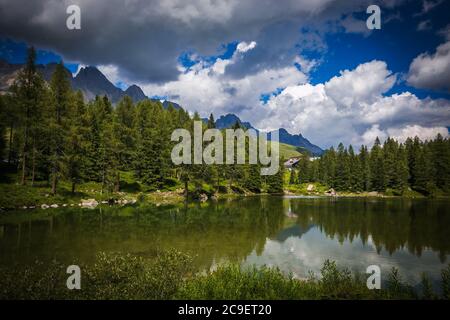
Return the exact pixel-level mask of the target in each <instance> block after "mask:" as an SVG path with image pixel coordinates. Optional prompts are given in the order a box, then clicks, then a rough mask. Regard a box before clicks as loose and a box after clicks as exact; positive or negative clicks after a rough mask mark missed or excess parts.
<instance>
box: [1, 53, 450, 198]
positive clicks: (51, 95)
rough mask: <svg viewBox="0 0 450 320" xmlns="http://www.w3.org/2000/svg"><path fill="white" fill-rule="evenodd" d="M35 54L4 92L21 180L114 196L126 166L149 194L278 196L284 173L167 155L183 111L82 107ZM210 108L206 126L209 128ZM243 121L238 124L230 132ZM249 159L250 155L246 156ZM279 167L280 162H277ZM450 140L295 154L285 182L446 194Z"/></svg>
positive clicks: (5, 124) (5, 122)
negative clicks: (39, 65)
mask: <svg viewBox="0 0 450 320" xmlns="http://www.w3.org/2000/svg"><path fill="white" fill-rule="evenodd" d="M35 60H36V53H35V51H34V49H33V48H30V49H29V52H28V58H27V63H26V67H25V68H24V69H23V70H22V71H21V72H20V74H19V76H18V79H17V80H16V81H15V83H14V84H13V85H12V87H11V89H10V93H9V94H6V95H3V96H0V133H1V134H0V155H1V158H2V159H3V162H4V163H6V164H7V165H6V166H5V165H4V164H2V170H3V169H4V168H6V167H7V168H15V169H14V170H16V172H17V173H18V174H17V177H18V178H17V181H15V182H16V183H18V184H21V185H25V184H29V185H34V183H35V182H36V181H46V182H48V185H49V188H51V193H52V194H56V193H57V192H58V183H59V182H60V181H68V182H69V183H70V185H71V191H72V192H75V191H76V188H77V185H79V184H80V183H82V182H87V181H95V182H99V183H101V188H102V192H103V191H105V192H117V191H119V190H120V186H121V173H123V172H127V173H129V172H131V173H132V175H133V177H134V179H135V180H136V181H139V182H140V183H142V184H143V185H145V186H146V188H147V189H146V191H155V190H159V189H164V188H167V187H177V186H180V187H183V188H184V190H185V191H186V194H187V190H189V188H190V189H191V190H193V194H196V193H197V194H198V193H200V192H204V191H205V185H207V186H210V188H209V189H210V190H209V192H210V193H213V192H230V191H237V192H240V191H243V190H247V191H251V192H255V193H259V192H261V191H265V192H269V193H282V192H283V189H284V185H283V181H284V178H285V173H284V170H282V168H280V169H281V170H280V171H279V172H278V173H277V174H276V175H274V176H261V175H260V166H259V165H250V164H240V165H225V164H223V165H206V164H194V165H179V166H176V165H174V164H173V163H172V161H171V157H170V153H171V150H172V147H173V146H174V145H175V142H172V141H171V139H170V136H171V133H172V131H173V130H174V129H176V128H185V129H187V130H190V131H191V132H193V123H194V121H199V120H201V119H200V117H199V115H198V114H197V113H195V114H194V115H193V116H191V115H190V114H189V113H188V112H187V111H185V110H183V109H182V108H174V107H173V106H172V105H169V106H168V107H167V108H164V107H163V105H162V104H161V103H159V102H155V101H152V100H144V101H141V102H139V103H134V102H133V101H132V99H131V98H129V97H128V96H125V97H124V98H123V99H122V100H121V101H119V102H118V104H117V105H116V106H115V107H113V105H112V103H111V102H110V101H109V100H108V98H107V97H106V96H104V97H98V96H97V97H96V98H95V99H94V100H92V101H90V102H88V103H86V102H85V100H84V97H83V95H82V93H81V92H79V91H77V92H76V91H73V90H72V89H71V85H70V82H69V78H68V74H67V70H66V69H65V68H64V65H63V63H62V62H61V63H59V64H58V66H57V67H56V70H55V72H54V74H53V75H52V78H51V80H50V82H49V83H47V82H45V81H44V80H43V79H42V77H41V75H40V74H39V73H38V72H37V69H36V61H35ZM214 126H215V122H214V118H213V116H212V114H211V116H210V118H209V120H208V122H207V123H206V122H205V123H204V130H206V129H207V128H214ZM238 126H239V124H238V123H236V125H235V128H237V127H238ZM247 159H248V157H247ZM280 163H283V162H282V161H280ZM449 163H450V140H448V139H444V138H443V137H442V136H440V135H439V136H437V137H436V139H435V140H433V141H425V142H423V141H420V140H419V139H418V138H414V139H408V140H407V141H406V142H405V143H399V142H397V141H395V140H393V139H391V138H389V139H387V140H386V141H385V142H384V144H383V145H382V144H381V143H380V141H379V140H378V138H377V139H376V141H375V143H374V145H373V147H372V148H371V149H370V150H369V149H368V147H366V146H362V147H361V148H360V150H359V152H358V153H356V152H355V150H354V149H353V147H352V146H349V147H348V148H345V147H344V145H343V144H339V146H338V148H337V150H335V149H334V148H330V149H329V150H327V151H326V152H325V154H324V155H323V156H322V157H321V158H320V159H310V158H309V156H308V155H307V154H304V155H303V157H301V158H300V161H299V163H298V164H297V166H296V169H294V170H291V171H290V178H289V183H290V184H291V185H298V184H303V183H311V182H320V183H321V184H323V185H325V186H327V187H332V188H334V189H336V190H338V191H350V192H363V191H379V192H384V191H386V190H393V191H394V192H395V193H398V194H402V193H403V191H405V190H415V191H418V192H420V193H423V194H426V195H430V194H435V193H436V192H442V191H443V192H448V191H449V190H450V167H449Z"/></svg>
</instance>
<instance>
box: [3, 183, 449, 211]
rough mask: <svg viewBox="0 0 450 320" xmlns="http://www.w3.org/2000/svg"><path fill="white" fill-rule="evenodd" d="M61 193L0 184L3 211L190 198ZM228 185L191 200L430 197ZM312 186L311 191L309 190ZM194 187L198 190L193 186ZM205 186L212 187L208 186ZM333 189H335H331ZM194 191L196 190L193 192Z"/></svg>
mask: <svg viewBox="0 0 450 320" xmlns="http://www.w3.org/2000/svg"><path fill="white" fill-rule="evenodd" d="M61 185H62V186H61V190H62V191H61V192H60V193H59V194H58V195H56V196H53V195H52V194H51V193H50V191H49V187H48V186H46V185H45V184H41V185H40V184H37V185H35V186H33V187H31V186H21V185H19V184H7V183H6V184H5V183H0V193H1V194H2V197H0V212H2V211H3V212H5V211H12V210H25V209H51V208H64V207H77V206H78V207H87V208H92V207H96V206H97V205H119V206H120V205H127V204H135V203H138V202H139V203H141V202H148V203H152V204H156V205H166V204H177V203H181V202H184V201H186V196H185V191H184V189H183V188H181V187H179V188H172V190H167V189H165V190H157V191H152V192H125V191H119V192H115V193H110V192H103V193H102V191H101V188H100V186H99V185H98V184H96V183H87V184H81V185H80V187H79V189H78V191H77V192H76V193H71V192H70V191H68V190H64V183H61ZM227 187H228V186H224V187H223V189H222V190H225V191H226V192H223V193H217V192H208V191H206V190H203V192H200V193H199V194H198V196H196V197H191V196H190V197H188V201H198V202H204V201H207V200H213V201H214V200H218V199H224V198H240V197H248V196H270V195H274V196H286V197H290V196H291V197H297V196H298V197H302V196H305V197H333V198H356V197H358V198H405V199H427V198H429V197H427V196H425V195H423V194H420V193H418V192H414V191H410V192H407V193H405V194H402V195H399V194H396V193H395V192H392V191H389V190H388V191H387V192H375V191H372V192H335V191H334V190H333V189H332V188H328V187H326V186H323V185H320V184H317V183H305V184H302V185H300V186H295V187H292V186H287V188H286V189H285V190H284V192H280V193H267V192H259V193H254V192H251V191H249V190H244V189H234V190H228V189H227ZM308 188H309V189H310V190H308ZM191 189H194V187H193V186H191ZM205 189H211V187H209V186H207V188H205ZM330 190H331V191H330ZM192 194H194V190H193V191H192ZM434 198H435V199H440V198H442V199H448V198H449V196H448V195H446V194H442V195H437V196H435V197H434Z"/></svg>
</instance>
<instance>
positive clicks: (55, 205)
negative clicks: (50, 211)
mask: <svg viewBox="0 0 450 320" xmlns="http://www.w3.org/2000/svg"><path fill="white" fill-rule="evenodd" d="M58 207H59V206H58V205H57V204H56V203H55V204H52V205H51V206H50V208H58Z"/></svg>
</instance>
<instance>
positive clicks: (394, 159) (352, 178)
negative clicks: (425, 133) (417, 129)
mask: <svg viewBox="0 0 450 320" xmlns="http://www.w3.org/2000/svg"><path fill="white" fill-rule="evenodd" d="M449 164H450V140H449V139H444V138H443V137H442V136H441V135H437V137H436V138H435V139H434V140H431V141H421V140H420V139H419V138H418V137H415V138H413V139H412V138H408V139H407V140H406V141H405V143H399V142H397V141H396V140H394V139H392V138H388V139H387V140H386V141H385V142H384V143H383V144H381V143H380V140H379V139H378V138H376V140H375V142H374V145H373V146H372V148H371V149H370V150H369V148H368V147H367V146H364V145H363V146H361V148H360V150H359V152H358V153H357V154H356V153H355V151H354V149H353V147H352V146H351V145H350V146H349V147H348V148H345V147H344V145H343V144H342V143H341V144H339V146H338V148H337V150H335V149H334V148H333V147H332V148H330V149H329V150H327V151H326V152H325V153H324V155H323V156H322V157H321V158H320V159H316V160H313V161H311V159H309V158H308V157H307V156H305V157H303V158H301V159H300V160H299V162H298V165H297V169H298V170H293V171H291V176H290V180H289V182H290V184H301V183H309V182H320V183H322V184H324V185H327V186H330V187H333V188H335V189H336V190H338V191H351V192H362V191H378V192H385V191H386V190H390V191H392V192H393V193H395V194H402V193H403V192H404V191H405V190H415V191H417V192H420V193H422V194H426V195H433V194H436V193H438V192H445V193H448V192H449V191H450V165H449Z"/></svg>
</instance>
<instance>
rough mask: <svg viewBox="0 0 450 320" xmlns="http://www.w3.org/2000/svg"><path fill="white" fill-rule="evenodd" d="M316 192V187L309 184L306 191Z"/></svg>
mask: <svg viewBox="0 0 450 320" xmlns="http://www.w3.org/2000/svg"><path fill="white" fill-rule="evenodd" d="M313 190H314V185H313V184H308V187H307V188H306V191H308V192H311V191H313Z"/></svg>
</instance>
